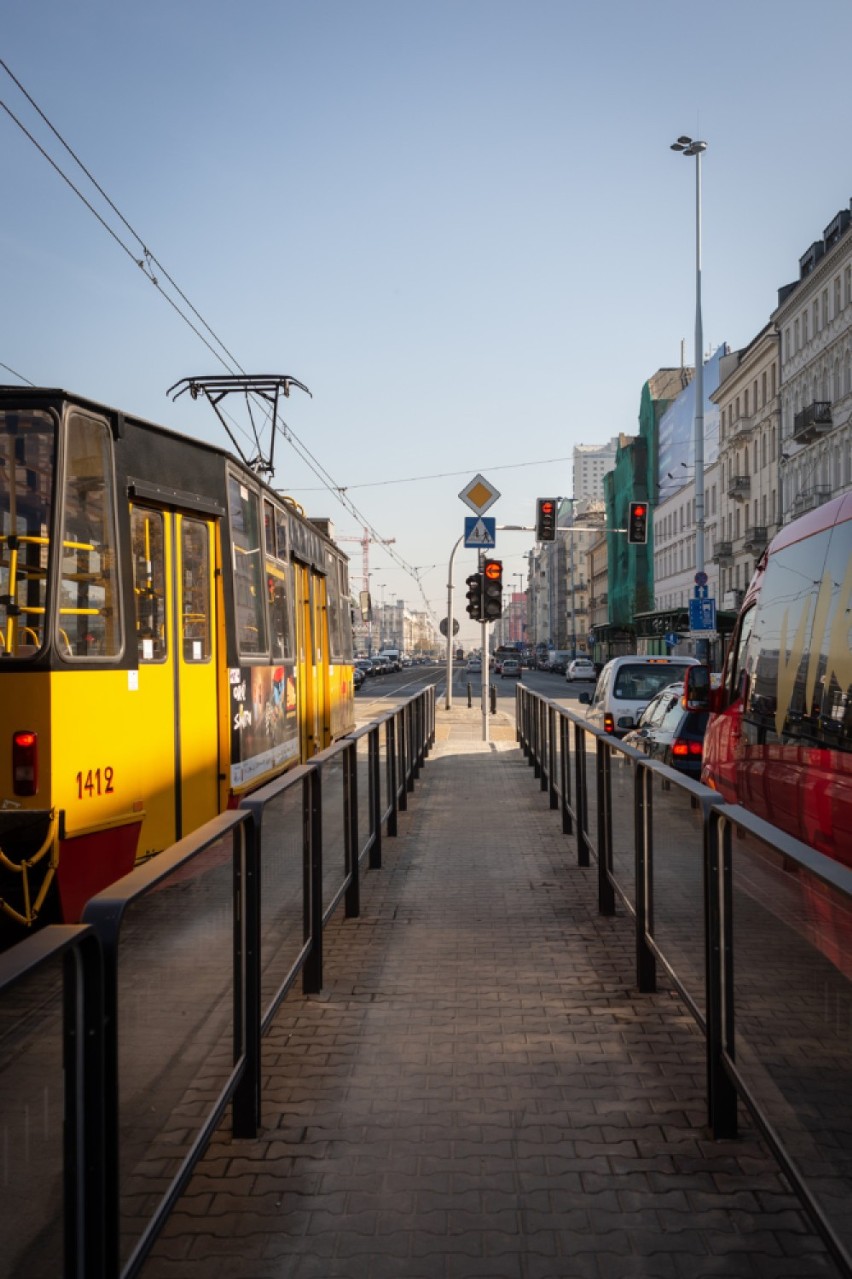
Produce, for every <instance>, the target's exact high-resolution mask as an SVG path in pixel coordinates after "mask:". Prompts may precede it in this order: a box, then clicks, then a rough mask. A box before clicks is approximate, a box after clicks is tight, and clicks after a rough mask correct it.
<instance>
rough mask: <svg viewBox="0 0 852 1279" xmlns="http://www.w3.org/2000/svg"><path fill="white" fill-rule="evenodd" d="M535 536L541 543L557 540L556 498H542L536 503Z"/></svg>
mask: <svg viewBox="0 0 852 1279" xmlns="http://www.w3.org/2000/svg"><path fill="white" fill-rule="evenodd" d="M535 535H536V537H537V538H538V540H539V541H540V542H554V541H555V540H556V498H555V497H540V498H539V499H538V501H537V502H536V511H535Z"/></svg>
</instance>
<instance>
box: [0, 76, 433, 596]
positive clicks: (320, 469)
mask: <svg viewBox="0 0 852 1279" xmlns="http://www.w3.org/2000/svg"><path fill="white" fill-rule="evenodd" d="M0 67H2V69H3V70H4V71H5V72H6V74H7V75H8V76H9V78H10V79H11V80H12V81H13V83H14V84H15V85H16V86H17V88H18V89H19V90H20V92H21V93H22V94H23V95H24V97H25V98H26V99H27V101H28V102H29V103H30V105H31V106H32V108H33V110H34V111H36V112H37V114H38V115H39V117H40V118H41V120H42V121H43V122H44V124H45V125H46V126H47V127H48V128H49V129H50V131H51V133H52V134H53V135H54V136H55V138H56V139H57V140H58V142H59V143H60V144H61V145H62V146H63V147H64V149H65V150H66V151H67V153H68V154H69V155H70V156H71V158H72V159H73V161H74V163H75V164H76V165H77V166H78V167H79V168H80V169H81V170H82V172H83V173H84V174H85V175H86V177H87V179H88V180H89V181H90V182H91V183H92V185H93V186H94V188H95V190H96V191H97V192H98V193H99V194H100V195H101V196H102V198H103V199H104V200H105V201H106V203H107V204H108V205H109V207H110V209H112V211H113V213H114V214H115V215H116V217H117V218H119V220H120V221H121V223H122V224H123V226H124V227H125V228H126V229H127V231H129V233H130V234H131V235H132V236H133V238H134V239H135V240H136V241H137V242H138V244H139V245H140V247H141V250H142V257H141V258H137V257H136V256H135V254H134V253H133V251H132V249H131V248H130V247H129V246H128V245H127V244H126V243H125V242H124V240H123V239H122V238H121V236H120V235H119V234H118V233H117V232H116V231H115V230H114V229H113V228H112V227H111V226H110V225H109V223H108V222H107V221H106V219H105V218H104V217H102V215H101V214H100V213H99V212H98V210H97V209H96V208H95V207H94V205H93V204H92V203H91V201H90V200H88V199H87V198H86V196H85V195H84V194H83V192H82V191H81V190H80V189H79V187H78V186H77V185H76V184H75V183H74V182H73V181H72V180H71V178H69V177H68V175H67V174H66V173H65V172H64V171H63V170H62V168H61V167H60V166H59V165H58V164H57V163H56V161H55V160H54V159H53V157H52V156H51V155H49V153H48V152H47V151H46V150H45V148H44V147H43V146H42V145H41V143H40V142H39V141H38V140H37V139H36V138H35V136H34V135H33V134H32V133H31V132H30V130H29V129H27V127H26V126H25V125H24V123H23V122H22V121H21V120H20V119H19V118H18V117H17V116H16V115H15V113H14V112H13V111H12V110H11V108H10V107H9V106H8V105H7V103H6V102H4V101H3V100H2V99H0V107H2V108H3V110H4V111H5V112H6V114H7V115H8V116H9V117H10V119H11V120H12V121H13V122H14V123H15V124H16V125H17V126H18V128H19V129H20V130H21V132H22V133H23V134H24V136H25V137H26V138H27V139H28V140H29V141H30V142H31V143H32V145H33V146H34V147H35V148H36V150H37V151H38V152H39V153H40V154H41V155H42V156H43V157H44V159H45V160H47V162H48V163H49V164H50V166H51V167H52V168H53V169H54V171H55V172H56V173H57V174H58V175H59V177H61V178H62V180H63V182H65V183H66V184H67V185H68V186H69V187H70V189H71V190H72V191H73V192H74V194H75V195H76V196H77V198H78V199H79V200H80V201H81V202H82V203H83V204H84V205H85V207H86V208H87V209H88V210H89V212H90V213H91V214H92V215H93V216H94V217H95V218H96V219H97V221H98V222H99V223H100V225H101V226H102V227H103V228H104V230H105V231H106V232H107V233H108V234H109V235H110V236H111V237H112V239H113V240H114V241H115V242H116V244H118V246H119V247H120V248H121V249H122V250H123V251H124V252H125V253H126V254H127V256H128V257H129V258H130V259H131V261H132V262H133V263H134V265H136V266H137V267H139V268H140V270H141V271H142V273H143V274H144V275H145V276H146V278H147V279H148V280H149V281H150V282H151V283H152V284H153V285H154V287H155V288H156V289H157V291H158V292H159V293H160V295H161V297H163V298H164V299H165V301H167V302H168V303H169V305H170V306H171V307H172V308H173V310H174V311H175V312H176V314H177V315H178V316H179V317H180V318H181V319H182V320H183V321H184V323H185V324H187V325H188V327H189V328H190V329H191V330H192V332H193V333H195V335H196V337H198V338H199V340H200V341H201V342H202V343H203V344H204V345H205V346H206V347H207V349H208V351H210V353H211V355H213V357H214V359H216V360H217V361H218V362H219V363H220V364H221V365H222V366H223V367H224V368H226V369H228V371H229V372H234V371H235V370H236V371H238V372H240V373H242V374H245V369H243V368H242V366H241V365H240V363H239V361H238V360H237V358H236V357H235V356H234V355H233V353H232V352H231V351H230V350H229V349H228V347H227V346H226V345H225V343H224V342H223V341H222V339H221V338H220V337H219V336H218V335H217V333H216V332H215V331H214V330H213V328H212V327H211V326H210V325H209V324H208V322H207V321H206V320H205V319H204V317H203V316H202V315H201V313H200V311H198V309H197V308H196V307H195V306H194V305H193V304H192V302H191V301H190V300H189V298H188V297H187V296H186V294H185V293H184V292H183V290H182V289H181V288H180V286H179V285H178V284H177V283H176V282H175V280H174V279H173V277H172V276H171V275H170V273H169V272H168V271H167V270H166V268H165V267H164V266H163V264H162V263H161V262H160V260H159V259H158V258H157V257H156V256H155V255H154V254H153V253H152V252H151V251H150V249H149V248H148V246H147V244H146V243H145V241H144V240H143V238H142V237H141V236H140V235H139V233H138V232H137V231H136V230H135V229H134V228H133V226H131V224H130V222H129V221H128V220H127V218H126V217H125V216H124V214H123V213H122V212H121V211H120V209H119V208H118V207H117V205H116V204H115V203H114V201H113V200H112V199H111V198H110V197H109V195H108V194H107V193H106V191H105V190H104V189H103V187H102V186H101V185H100V183H99V182H98V181H97V179H96V178H95V177H94V176H93V174H92V173H91V172H90V171H89V169H88V168H87V167H86V165H85V164H84V163H83V162H82V160H81V159H80V158H79V156H78V155H77V154H76V152H75V151H74V150H73V149H72V147H71V146H69V144H68V143H67V142H66V141H65V139H64V138H63V137H62V135H61V133H60V132H59V130H58V129H57V128H56V127H55V126H54V125H53V124H52V122H51V121H50V120H49V119H48V117H47V115H46V114H45V113H44V111H42V109H41V107H39V105H38V104H37V103H36V101H35V100H34V98H33V97H32V95H31V94H30V93H29V92H28V91H27V89H26V88H25V87H24V85H23V84H22V83H21V81H20V80H19V79H18V78H17V76H15V74H14V73H13V72H12V70H11V69H10V67H9V66H8V64H7V63H6V62H5V61H4V60H3V59H2V58H0ZM152 264H153V266H155V267H156V268H157V270H158V271H159V272H160V273H161V275H162V276H163V277H164V278H165V279H166V280H168V282H169V284H170V286H171V287H172V288H173V289H174V291H175V292H176V294H177V295H178V297H179V298H180V299H181V300H182V301H183V302H184V303H185V304H186V306H187V307H188V308H189V310H190V311H191V312H192V314H193V315H194V316H195V317H196V319H197V320H198V321H199V323H200V324H201V325H202V326H203V328H204V329H205V330H206V331H207V333H209V334H210V336H211V338H212V339H213V341H214V342H215V343H216V345H217V346H218V347H219V348H220V350H218V351H217V350H215V349H214V347H213V346H212V345H211V343H210V342H209V341H208V339H207V338H206V337H205V336H204V334H203V333H202V332H201V331H200V330H199V328H198V327H197V326H196V325H195V324H194V323H193V322H192V320H191V319H190V318H189V316H187V315H186V314H185V313H184V312H183V311H182V310H181V308H180V306H178V304H177V303H176V302H175V300H174V299H173V298H171V297H170V296H169V295H168V293H167V292H166V291H165V289H164V288H163V287H162V285H161V284H160V281H159V279H158V277H157V276H156V275H155V274H154V271H153V269H152ZM222 352H224V356H223V355H222ZM225 357H227V359H226V358H225ZM229 361H230V364H229ZM3 367H4V368H5V367H7V366H5V365H4V366H3ZM10 372H13V370H10ZM15 376H16V377H17V376H20V375H19V374H15ZM21 380H22V381H28V379H26V378H22V379H21ZM30 385H33V384H32V383H30ZM263 408H264V412H265V413H266V416H267V419H268V418H269V411H268V407H267V406H265V405H264V406H263ZM229 419H230V415H229ZM234 425H235V427H236V429H238V430H239V431H240V433H241V434H243V435H244V436H245V438H246V439H249V438H250V437H249V435H248V432H247V431H245V429H244V428H242V427H241V426H239V424H238V423H234ZM275 426H276V423H274V422H273V423H272V429H275ZM280 429H281V434H282V435H283V437H284V439H285V440H286V441H287V443H289V444H290V446H291V448H293V449H294V451H295V452H296V453H297V454H298V455H299V456H300V457H301V458H302V460H303V461H304V462H305V464H306V465H307V466H308V467H309V469H310V470H311V471H312V472H313V473H314V474H315V475H316V476H317V478H318V479H319V480H321V481H322V483H323V487H324V488H326V489H327V490H328V491H329V492H331V494H332V495H333V496H334V497H335V498H336V500H337V501H339V502H340V503H341V505H343V506H344V507H345V508H346V509H347V510H348V511H349V512H350V514H352V515H354V516H355V517H356V518H357V519H358V520H359V521H360V523H361V524H362V525H364V526H365V527H366V528H368V530H369V531H370V532H371V533H372V534H373V535H374V536H375V537H376V539H377V540H378V541H379V542H383V541H386V539H382V538H381V537H380V536H379V535H378V534H377V532H376V530H375V529H374V528H373V526H372V524H371V522H370V521H369V520H368V519H367V518H366V517H365V516H364V515H363V513H362V512H361V511H359V510H358V508H357V507H356V506H355V504H354V503H353V502H352V501H351V499H348V498H347V497H346V496H345V493H346V489H345V487H344V486H341V485H339V484H337V483H336V481H335V480H334V478H333V477H332V476H331V474H330V473H329V472H328V471H327V470H326V468H325V467H324V466H323V465H322V463H320V462H319V461H318V459H316V458H315V457H314V456H313V454H312V453H311V452H310V450H309V449H308V448H307V447H306V446H305V445H304V444H303V443H302V441H301V440H299V438H298V436H297V435H296V434H295V433H294V432H293V430H292V428H291V427H289V425H286V424H284V425H283V426H282V427H281V428H280ZM385 550H386V551H387V553H388V554H389V555H390V556H391V558H392V559H394V560H396V562H397V563H398V564H399V565H400V567H402V568H404V569H405V571H406V572H407V573H409V574H410V576H411V577H412V579H413V580H414V581H415V583H416V584H417V586H418V589H419V591H420V594H421V596H422V598H423V602H424V604H426V606H427V611H428V612H429V613H430V614H432V610H431V608H430V607H429V604H428V601H427V599H426V596H425V593H424V591H423V586H422V583H421V581H420V577H419V574H418V571H417V569H416V568H414V567H413V566H412V565H410V564H408V563H407V561H406V560H405V559H404V558H403V557H402V556H401V555H399V553H398V552H396V551H393V550H390V549H389V548H388V547H387V545H386V546H385Z"/></svg>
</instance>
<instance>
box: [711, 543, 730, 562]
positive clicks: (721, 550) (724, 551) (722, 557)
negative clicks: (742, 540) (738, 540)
mask: <svg viewBox="0 0 852 1279" xmlns="http://www.w3.org/2000/svg"><path fill="white" fill-rule="evenodd" d="M733 558H734V544H733V542H717V543H716V549H715V551H714V552H713V563H714V564H731V563H732V562H733Z"/></svg>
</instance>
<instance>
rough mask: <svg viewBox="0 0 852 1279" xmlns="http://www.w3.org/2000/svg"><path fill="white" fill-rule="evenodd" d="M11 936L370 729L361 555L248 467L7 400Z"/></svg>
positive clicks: (34, 398) (122, 420) (0, 592)
mask: <svg viewBox="0 0 852 1279" xmlns="http://www.w3.org/2000/svg"><path fill="white" fill-rule="evenodd" d="M0 717H2V721H1V722H2V728H0V906H2V912H3V922H4V926H3V928H2V935H3V936H4V938H5V940H7V941H8V939H9V938H10V936H11V937H14V936H16V935H17V936H20V935H22V932H21V930H22V928H26V927H28V926H32V925H33V924H34V923H35V922H36V921H37V920H39V919H42V920H43V919H45V918H50V919H53V920H57V919H59V920H64V921H66V922H70V921H73V920H76V919H78V918H79V916H80V913H81V911H82V908H83V905H84V904H85V902H86V901H87V900H88V898H89V897H91V896H92V895H93V893H95V892H97V891H99V890H100V889H101V888H102V887H104V886H105V885H106V884H108V883H111V882H113V881H114V880H115V879H117V878H119V877H120V876H121V875H123V874H125V873H126V872H127V871H128V870H130V869H131V868H132V867H133V865H134V863H135V862H137V861H140V860H144V859H145V858H148V857H150V856H152V855H154V854H156V853H157V852H159V851H161V850H162V849H164V848H166V847H167V846H168V845H170V844H172V843H173V842H174V841H175V840H177V839H179V838H181V837H182V836H184V835H186V834H188V833H190V832H191V831H193V830H194V829H195V828H197V827H198V826H199V825H200V824H201V823H202V822H205V821H207V820H208V819H209V818H211V817H213V816H215V815H216V814H217V813H219V812H221V811H222V810H223V809H225V808H226V807H228V806H229V805H232V804H233V803H235V802H236V801H237V800H238V798H239V797H240V795H241V794H243V793H245V792H246V791H248V790H251V789H252V788H254V787H256V786H258V785H260V784H262V783H265V782H267V781H268V780H269V779H270V778H271V777H274V776H275V775H277V774H278V773H280V772H282V771H283V770H285V769H287V768H289V767H291V766H293V765H295V764H297V763H299V762H300V761H304V760H306V759H308V758H310V757H311V756H312V755H313V754H315V753H316V752H318V751H320V750H322V749H323V748H324V747H326V746H327V745H328V744H329V743H330V742H331V741H333V740H334V739H335V738H337V737H339V736H342V735H343V734H345V733H347V732H349V731H350V730H351V728H352V726H353V722H354V719H353V686H352V634H351V614H350V605H349V585H348V564H347V558H346V556H345V555H344V554H343V553H342V552H341V551H340V550H339V549H338V548H337V547H336V546H335V545H334V543H333V542H332V541H331V540H330V539H329V538H328V537H327V536H326V535H325V532H324V531H323V529H322V527H321V526H319V525H315V524H313V523H311V521H310V520H308V519H306V518H305V517H304V516H303V514H302V513H301V512H300V510H299V509H298V508H297V507H295V506H294V505H293V504H292V503H290V502H288V501H287V500H286V499H282V498H281V497H280V496H279V495H278V494H276V493H275V492H274V491H273V490H272V489H271V488H270V487H268V485H267V484H265V483H264V482H263V480H262V479H260V478H259V477H258V475H257V474H255V472H254V470H253V469H252V467H251V466H249V465H247V464H246V462H245V461H241V460H238V459H237V458H236V457H234V456H233V455H232V454H230V453H228V452H226V451H224V450H222V449H220V448H217V447H216V446H214V445H210V444H206V443H203V442H201V441H198V440H193V439H190V438H187V437H185V436H182V435H179V434H177V433H175V432H173V431H170V430H167V429H166V428H164V427H162V426H156V425H154V424H152V423H149V422H145V421H142V420H140V419H139V418H135V417H132V416H131V415H129V414H125V413H122V412H119V411H117V410H115V409H112V408H108V407H106V406H104V405H101V404H97V403H95V402H93V401H91V400H88V399H85V398H81V397H79V396H73V395H70V394H68V393H67V392H65V391H62V390H49V389H41V388H30V387H0Z"/></svg>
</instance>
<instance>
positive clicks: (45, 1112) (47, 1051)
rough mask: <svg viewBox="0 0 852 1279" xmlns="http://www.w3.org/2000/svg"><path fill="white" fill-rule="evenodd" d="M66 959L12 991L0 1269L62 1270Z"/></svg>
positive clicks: (0, 1084)
mask: <svg viewBox="0 0 852 1279" xmlns="http://www.w3.org/2000/svg"><path fill="white" fill-rule="evenodd" d="M62 962H63V961H62V958H61V957H60V958H58V959H57V960H55V961H52V962H51V963H50V964H49V965H48V964H46V965H45V966H43V967H42V968H41V969H40V970H39V971H38V972H36V973H32V974H30V975H29V976H27V977H25V978H23V979H22V980H20V981H18V982H16V984H15V985H14V986H13V987H12V988H10V989H7V990H6V991H4V993H3V1007H2V1039H3V1055H2V1064H0V1193H2V1201H3V1210H2V1212H0V1257H2V1259H3V1260H2V1263H0V1270H2V1273H3V1274H4V1275H21V1276H23V1275H26V1276H27V1279H54V1276H56V1275H58V1274H59V1273H60V1272H61V1270H62V1262H61V1259H62V1239H63V1224H62V1223H63V1205H62V1167H63V1122H64V1118H65V1092H64V1087H65V1085H64V1079H63V1071H62Z"/></svg>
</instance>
